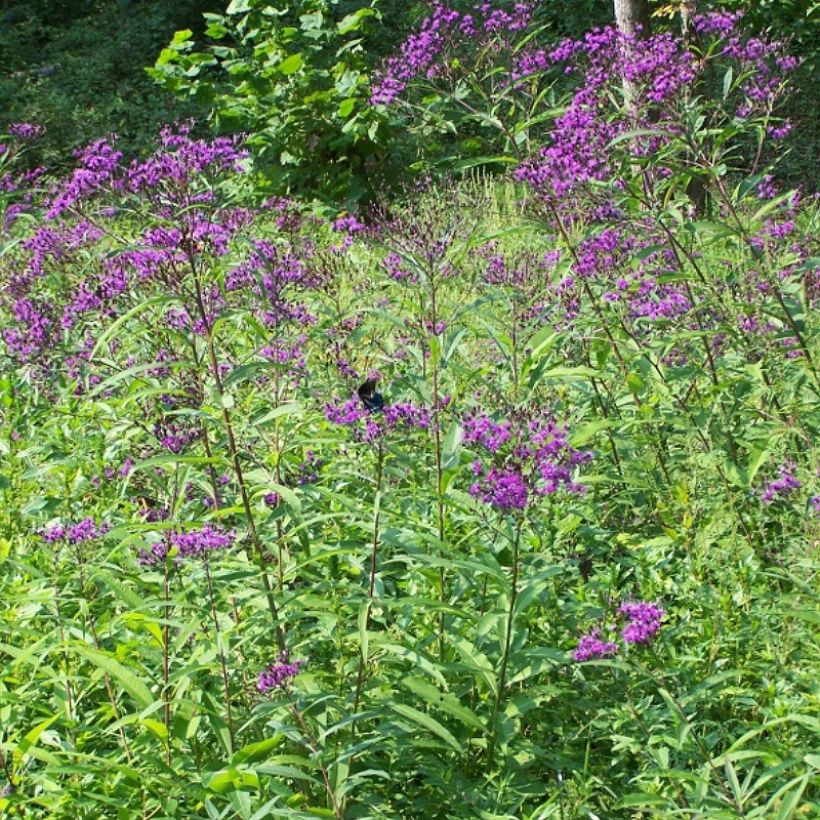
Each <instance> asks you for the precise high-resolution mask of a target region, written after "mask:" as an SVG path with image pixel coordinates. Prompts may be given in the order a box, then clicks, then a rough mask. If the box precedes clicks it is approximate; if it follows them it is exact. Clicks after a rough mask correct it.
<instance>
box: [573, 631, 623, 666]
mask: <svg viewBox="0 0 820 820" xmlns="http://www.w3.org/2000/svg"><path fill="white" fill-rule="evenodd" d="M600 636H601V627H599V626H596V627H595V628H594V629H592V630H591V631H590V632H588V633H587V634H586V635H582V636H581V639H580V640H579V641H578V647H577V648H576V649H575V651H574V652H573V653H572V659H573V660H574V661H577V662H579V663H580V662H583V661H588V660H591V659H593V658H606V657H608V656H610V655H614V654H615V653H616V652H617V651H618V644H617V643H615V642H614V641H602V640H601V637H600Z"/></svg>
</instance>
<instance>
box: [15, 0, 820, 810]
mask: <svg viewBox="0 0 820 820" xmlns="http://www.w3.org/2000/svg"><path fill="white" fill-rule="evenodd" d="M234 5H235V6H239V4H238V3H234ZM248 5H250V4H248ZM250 13H252V10H246V11H245V12H242V14H250ZM212 24H214V25H216V23H215V21H213V20H212ZM260 24H261V23H260ZM323 25H324V24H323ZM295 28H296V29H297V30H296V31H295V32H294V33H293V37H294V38H297V39H298V38H303V37H305V36H306V32H305V30H303V29H301V28H300V27H298V26H296V27H295ZM309 30H312V29H309ZM323 30H325V31H329V29H323ZM283 31H284V29H283ZM317 31H318V29H317ZM336 31H337V32H338V29H336ZM216 33H217V34H219V32H218V31H217V32H216ZM280 34H281V32H280ZM331 34H332V32H331ZM249 36H250V32H249ZM283 36H284V35H283ZM323 36H324V34H322V35H320V38H321V37H323ZM332 36H335V35H332ZM189 38H190V35H189V34H188V33H187V32H184V33H182V34H180V35H179V37H178V39H177V41H176V43H175V47H177V48H178V50H179V55H182V56H181V57H178V55H176V54H175V55H171V56H168V62H169V64H172V65H179V60H181V59H183V58H186V59H187V57H189V56H191V54H192V51H191V50H189V49H188V43H189V42H190V39H189ZM280 42H281V41H280V40H279V39H277V40H275V43H276V44H277V46H276V49H275V66H276V68H275V69H274V71H275V72H278V73H277V74H276V76H277V77H278V78H279V79H277V83H279V82H284V83H285V87H289V86H288V85H287V84H288V83H291V82H294V83H296V82H297V81H298V80H299V78H300V76H301V75H302V73H305V72H307V73H309V72H311V71H313V70H314V68H313V67H312V65H313V64H312V63H311V62H310V60H312V59H313V54H312V52H310V50H309V49H306V47H305V46H304V45H300V48H299V49H295V50H293V51H287V50H282V49H281V48H280V47H279V44H280ZM288 42H290V41H288ZM300 42H301V41H300ZM712 48H714V49H717V48H718V46H717V45H714V44H713V46H712ZM172 50H173V49H172ZM712 53H717V51H714V52H712ZM297 54H298V55H301V56H300V57H299V58H298V59H296V58H295V55H297ZM701 56H703V55H701ZM243 60H244V58H243ZM300 60H301V61H302V62H301V63H300ZM288 61H290V62H288ZM243 64H244V62H243V61H242V60H241V61H240V65H243ZM282 66H284V67H285V68H284V70H282ZM199 68H200V66H199V65H197V64H196V61H194V62H192V63H191V64H190V66H189V69H191V70H194V69H197V70H198V69H199ZM663 68H666V64H664V66H663ZM490 71H492V69H490ZM169 76H175V75H173V72H171V74H170V75H169ZM745 81H746V78H742V77H738V76H736V75H735V74H734V73H733V72H732V71H731V70H728V71H724V72H722V74H721V76H720V77H719V78H718V81H717V84H716V88H717V96H715V97H710V96H709V93H711V85H710V84H709V83H704V85H703V87H702V89H701V91H702V93H700V94H698V95H688V94H681V95H680V100H679V105H677V106H676V107H671V106H670V107H669V108H667V109H665V115H666V119H662V118H655V119H653V120H652V121H651V123H650V126H651V127H646V124H644V127H635V128H630V129H628V130H620V131H618V132H617V136H614V137H612V138H610V139H608V140H607V141H606V142H605V143H604V144H602V145H601V148H600V150H601V152H602V154H603V152H604V151H606V160H607V168H608V174H609V175H604V174H599V175H598V176H594V177H587V179H586V180H585V184H583V183H582V182H580V181H578V180H572V182H573V183H577V184H576V185H575V187H573V188H572V189H571V190H567V189H565V192H564V195H563V196H558V195H556V194H555V190H556V189H555V188H553V189H547V188H546V187H538V185H537V183H534V187H525V186H523V185H522V184H521V183H518V182H514V181H512V180H504V181H498V180H491V179H488V178H486V177H482V176H480V175H476V176H474V177H472V178H470V179H469V181H465V182H462V183H461V184H459V185H450V186H448V187H446V188H445V187H438V188H436V187H433V188H430V189H429V190H427V191H420V192H416V193H414V194H413V195H412V196H411V197H408V198H407V199H406V200H404V201H393V202H392V203H390V204H386V205H384V206H383V207H382V208H381V210H379V209H374V214H375V215H374V217H373V221H372V223H371V224H370V225H368V226H364V225H363V224H361V223H360V222H358V221H357V220H356V219H354V218H346V219H343V220H339V221H337V222H333V223H329V222H326V221H323V220H320V219H317V218H315V217H313V216H308V215H307V214H306V213H305V212H304V211H303V209H302V208H301V207H300V206H299V205H298V204H297V203H295V202H293V201H290V200H285V199H282V198H275V199H272V200H269V201H267V202H266V203H265V204H264V205H263V206H259V205H258V202H259V200H260V199H262V196H261V194H262V193H263V192H262V191H259V190H248V189H249V180H250V181H253V180H254V177H253V176H252V173H253V172H252V171H249V170H248V169H249V168H253V165H252V163H251V162H250V161H249V159H248V158H247V157H246V156H244V155H243V154H242V151H241V148H240V146H239V145H237V144H235V143H234V142H232V141H231V140H225V139H219V140H211V141H206V140H196V139H194V138H193V136H192V135H191V133H190V132H189V131H188V130H186V129H185V128H184V127H183V128H181V129H176V130H170V131H166V132H163V134H162V135H161V137H160V145H159V146H158V147H157V151H156V153H155V154H154V155H152V156H150V157H148V158H145V159H143V160H140V161H139V162H138V163H135V164H133V165H132V164H131V163H130V161H129V160H128V159H126V158H123V157H120V156H119V155H118V154H117V152H116V149H115V146H112V145H109V144H107V143H105V144H98V145H96V146H94V147H92V148H91V149H89V150H88V151H87V152H86V154H85V156H84V157H83V158H82V163H83V165H82V168H81V169H80V170H79V171H78V172H77V173H76V174H74V175H70V176H68V177H53V178H51V179H48V180H46V182H45V183H44V182H43V181H41V180H38V179H35V180H33V181H32V180H31V179H30V178H29V177H26V176H25V174H24V169H25V167H26V160H25V159H23V157H24V151H23V149H22V147H21V146H27V145H35V144H36V142H25V140H30V139H33V136H32V135H31V134H24V135H22V136H20V135H18V137H14V135H9V136H8V137H3V139H2V140H0V143H2V145H3V148H2V149H0V179H2V180H3V184H2V186H0V193H1V194H2V202H0V206H1V207H0V209H1V210H2V211H3V214H2V216H3V219H2V222H0V226H1V227H0V317H2V322H1V323H0V324H1V325H2V327H0V332H1V334H2V336H1V338H2V342H0V344H2V348H0V459H2V463H3V465H4V469H3V470H2V471H0V598H1V599H2V600H3V602H4V609H3V610H2V613H0V624H1V625H2V628H0V635H1V636H2V637H0V660H2V663H0V812H2V813H4V816H10V817H31V818H41V817H42V818H55V819H56V820H61V818H66V820H67V819H68V818H82V820H86V818H87V820H97V818H100V817H111V818H117V820H120V818H122V820H126V819H127V818H131V817H163V818H178V820H190V819H191V818H203V820H205V819H206V818H207V820H212V819H213V818H242V820H263V819H264V818H267V817H294V818H317V817H336V818H364V817H383V818H393V817H407V818H425V820H426V818H452V819H453V820H456V819H457V818H458V819H459V820H460V818H465V820H467V818H482V819H486V818H525V819H526V820H541V819H542V818H562V819H563V818H589V817H601V818H604V817H605V818H612V819H613V820H635V818H639V817H680V816H693V817H708V818H737V817H744V818H750V819H751V818H760V819H761V820H768V818H782V820H788V819H789V818H795V820H796V819H797V818H809V817H813V816H816V815H817V814H818V812H820V758H818V755H817V740H818V736H819V735H820V722H818V718H817V712H818V710H817V695H818V690H817V680H818V679H819V678H820V662H818V658H820V653H818V640H817V638H818V630H817V626H818V615H817V612H818V598H820V585H818V564H817V556H816V547H817V544H818V540H819V539H820V447H818V444H817V442H818V441H820V409H818V408H820V404H818V397H819V396H820V368H818V363H820V322H818V311H817V307H818V304H819V303H820V268H819V267H818V261H819V260H820V257H818V253H817V250H818V248H817V236H818V234H819V233H820V232H819V231H818V226H819V225H820V210H819V209H818V203H817V201H816V199H815V200H811V199H810V200H808V202H805V201H804V202H801V201H800V198H799V197H798V196H797V195H796V192H794V191H784V192H782V193H778V192H776V191H774V190H773V189H772V180H771V178H770V177H769V176H768V175H767V174H766V173H765V172H766V171H771V170H773V169H769V168H762V167H760V166H759V165H756V164H755V163H757V161H758V159H759V157H756V156H754V152H749V149H748V146H749V145H754V146H756V147H758V148H760V147H761V146H762V147H763V148H765V141H766V139H767V137H766V134H767V127H768V126H769V125H771V124H772V123H773V122H774V120H772V116H771V113H772V112H771V109H770V108H766V109H765V110H764V111H763V112H762V113H757V114H755V116H746V117H737V118H734V117H732V116H731V115H728V114H726V113H725V112H726V111H727V110H731V109H730V108H728V103H727V100H728V99H729V98H730V97H731V95H732V94H733V93H735V92H738V89H739V88H740V86H741V84H742V83H743V82H745ZM597 90H598V91H599V92H600V93H601V94H602V98H603V99H605V100H606V104H607V106H610V105H611V106H612V108H608V107H605V106H603V105H602V106H601V115H602V118H603V122H604V124H605V125H606V126H609V125H610V124H611V123H613V122H615V121H616V120H617V118H618V117H621V118H625V117H631V116H634V115H635V102H634V101H635V97H634V96H632V97H631V98H630V97H629V95H628V94H627V95H624V94H622V93H621V92H622V90H623V89H622V86H621V84H620V82H619V81H618V80H617V78H615V79H614V81H613V82H612V83H611V84H610V85H609V86H608V85H606V83H605V82H603V83H602V84H601V85H600V86H598V88H597ZM226 93H228V92H226ZM299 93H302V91H299ZM547 99H548V96H547V95H544V97H543V98H542V99H541V101H540V102H538V101H536V100H534V99H532V98H530V100H529V104H530V106H531V111H530V114H529V116H531V117H537V116H538V112H539V109H538V106H539V105H541V106H545V107H546V108H547V111H546V112H542V113H544V114H545V116H544V120H543V122H548V121H552V120H553V119H554V116H555V113H556V111H558V110H560V111H564V110H566V108H565V101H564V100H561V99H560V98H558V97H557V96H556V98H555V99H554V100H551V101H550V102H549V104H547V103H546V102H545V101H546V100H547ZM428 102H430V103H431V105H434V104H435V101H428ZM553 103H554V106H555V107H554V108H553ZM495 104H497V105H498V108H497V109H496V110H495V111H494V113H495V114H498V115H499V116H498V122H497V123H493V127H494V128H497V126H498V125H499V124H500V125H501V126H502V128H501V129H500V130H501V131H502V134H503V131H504V129H503V125H504V124H505V121H504V120H502V118H501V116H500V115H501V114H503V115H505V116H507V115H508V113H509V111H510V110H511V107H510V106H508V100H507V98H505V97H504V96H503V94H502V95H501V99H500V101H494V100H491V101H490V105H491V106H492V105H495ZM559 106H560V108H559ZM512 110H513V113H516V111H517V109H515V108H514V107H513V108H512ZM669 111H672V112H674V114H675V116H676V119H675V120H674V121H670V119H669V116H670V114H669ZM479 113H480V112H479ZM540 125H542V123H539V126H540ZM543 127H544V128H546V126H543ZM661 129H663V130H661ZM553 133H554V132H553ZM505 136H506V135H505ZM592 136H595V135H594V133H593V134H592ZM659 137H662V139H659ZM527 139H529V140H531V142H529V143H528V142H527V141H526V140H522V142H521V144H520V145H519V144H518V142H517V141H516V139H515V138H513V139H511V140H510V145H511V146H512V148H511V150H518V151H521V152H522V153H524V149H525V148H526V149H527V150H528V151H530V150H531V151H532V152H533V153H536V152H537V149H538V147H539V137H538V136H537V132H532V133H531V134H529V135H527ZM646 140H653V142H652V143H651V145H652V150H651V151H647V150H646ZM21 141H22V142H21ZM760 155H762V153H761V154H760ZM749 156H751V163H750V164H751V167H744V162H745V160H746V158H747V157H749ZM317 173H318V172H317ZM693 179H697V180H698V181H700V182H702V183H703V185H704V188H705V190H706V191H707V192H708V199H707V201H706V203H705V204H704V207H703V208H702V209H701V210H698V209H696V208H695V207H693V204H692V196H691V183H692V180H693ZM558 182H559V183H563V182H566V180H565V179H564V178H561V177H559V178H558ZM377 376H378V378H377ZM547 422H549V424H547ZM482 425H483V426H482ZM479 430H483V431H484V433H481V434H479V433H478V432H477V431H479ZM487 431H489V432H490V433H491V434H492V435H491V436H485V435H484V434H485V433H487ZM499 476H500V477H501V479H503V481H501V480H499V481H496V479H497V478H498V477H499ZM522 487H523V497H522ZM510 488H512V489H510ZM192 544H193V546H192ZM635 601H655V602H657V603H658V604H659V605H660V606H661V607H662V608H663V611H664V612H663V616H662V618H661V620H660V621H659V623H657V624H655V628H654V629H655V631H653V634H652V635H649V636H648V637H646V636H645V638H644V639H640V640H635V639H628V637H627V633H626V632H625V631H624V630H625V626H626V623H625V621H626V616H625V615H624V612H623V611H622V609H621V605H623V604H625V603H627V604H629V603H634V602H635ZM658 617H661V616H658ZM582 636H586V637H587V638H595V639H596V640H598V639H603V640H605V641H608V642H609V641H611V642H612V643H613V645H614V648H611V647H610V648H606V646H605V647H604V648H603V649H601V648H600V647H599V648H598V649H597V650H596V651H595V652H593V653H592V657H591V659H589V658H588V659H584V657H583V656H582V655H581V656H579V655H578V654H576V653H577V652H578V650H579V649H580V646H581V640H582ZM633 638H634V636H633ZM296 662H303V663H302V664H301V665H297V663H296ZM260 673H262V674H261V676H260Z"/></svg>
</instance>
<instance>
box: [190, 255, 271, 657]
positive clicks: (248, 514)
mask: <svg viewBox="0 0 820 820" xmlns="http://www.w3.org/2000/svg"><path fill="white" fill-rule="evenodd" d="M189 263H190V266H191V270H192V272H193V280H194V288H195V293H196V307H197V311H198V313H199V318H200V321H201V322H202V324H203V326H204V327H205V330H206V337H205V343H206V346H207V349H208V361H209V364H210V369H211V377H212V378H213V380H214V385H215V386H216V391H217V394H218V396H219V399H220V407H221V415H222V424H223V427H224V429H225V436H226V437H227V440H228V451H229V453H230V456H231V463H232V465H233V471H234V475H235V476H236V482H237V484H238V485H239V494H240V497H241V498H242V506H243V508H244V511H245V519H246V521H247V525H248V535H249V536H250V539H251V543H252V544H253V547H254V554H255V556H256V561H257V565H258V567H259V574H260V576H261V578H262V585H263V587H264V589H265V597H266V598H267V602H268V609H269V610H270V614H271V618H272V620H273V625H274V632H275V636H276V643H277V645H278V647H279V651H280V652H284V651H286V649H287V646H286V644H285V632H284V628H283V627H282V620H281V617H280V615H279V608H278V607H277V605H276V599H275V597H274V594H273V589H272V588H271V583H270V578H269V577H268V571H267V568H266V566H265V558H264V556H265V547H264V545H263V544H262V541H261V539H260V537H259V532H258V530H257V528H256V521H255V519H254V515H253V508H252V506H251V501H250V493H249V492H248V487H247V483H246V482H245V476H244V473H243V471H242V462H241V460H240V458H239V449H238V447H237V445H236V436H235V434H234V429H233V423H232V421H231V414H230V411H229V410H228V400H227V394H226V391H225V387H224V384H223V382H222V374H221V371H220V367H219V358H218V356H217V352H216V344H215V342H214V333H213V325H212V323H211V321H210V319H209V316H208V311H207V310H206V308H205V300H204V298H203V293H202V284H201V282H200V274H199V269H198V266H197V262H196V259H195V257H194V256H193V254H192V253H191V254H189Z"/></svg>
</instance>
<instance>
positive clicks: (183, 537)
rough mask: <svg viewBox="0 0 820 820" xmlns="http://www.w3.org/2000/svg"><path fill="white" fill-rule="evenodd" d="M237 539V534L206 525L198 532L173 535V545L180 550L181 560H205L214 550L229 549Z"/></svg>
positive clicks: (191, 531)
mask: <svg viewBox="0 0 820 820" xmlns="http://www.w3.org/2000/svg"><path fill="white" fill-rule="evenodd" d="M235 539H236V535H235V533H232V532H224V531H223V530H222V529H221V528H220V527H217V526H214V525H213V524H206V525H205V526H204V527H202V528H201V529H198V530H188V531H187V532H177V533H172V535H171V544H172V545H173V546H175V547H176V548H177V549H178V550H179V553H178V556H179V558H180V559H184V558H204V557H205V556H206V555H207V554H208V553H209V552H212V551H213V550H218V549H229V548H230V547H232V546H233V542H234V540H235Z"/></svg>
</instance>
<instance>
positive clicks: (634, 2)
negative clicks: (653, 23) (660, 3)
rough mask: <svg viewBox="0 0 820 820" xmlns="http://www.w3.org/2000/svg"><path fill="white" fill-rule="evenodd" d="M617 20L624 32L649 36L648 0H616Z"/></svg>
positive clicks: (619, 28)
mask: <svg viewBox="0 0 820 820" xmlns="http://www.w3.org/2000/svg"><path fill="white" fill-rule="evenodd" d="M614 2H615V22H616V24H617V26H618V31H620V32H622V33H623V34H628V35H636V36H638V37H648V36H649V34H650V31H651V29H650V23H649V2H648V0H614Z"/></svg>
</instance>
